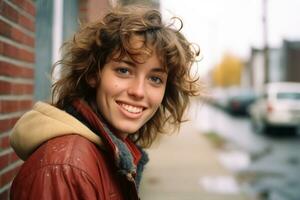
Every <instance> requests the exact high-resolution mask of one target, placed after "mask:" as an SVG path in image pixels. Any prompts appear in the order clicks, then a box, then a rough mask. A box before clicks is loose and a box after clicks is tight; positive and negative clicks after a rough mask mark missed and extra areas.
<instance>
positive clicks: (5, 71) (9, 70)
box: [0, 61, 34, 78]
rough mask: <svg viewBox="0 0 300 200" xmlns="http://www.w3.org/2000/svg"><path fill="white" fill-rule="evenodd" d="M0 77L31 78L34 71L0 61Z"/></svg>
mask: <svg viewBox="0 0 300 200" xmlns="http://www.w3.org/2000/svg"><path fill="white" fill-rule="evenodd" d="M0 75H4V76H10V77H22V78H33V77H34V71H33V69H32V68H26V67H20V66H17V65H14V64H11V63H7V62H4V61H0Z"/></svg>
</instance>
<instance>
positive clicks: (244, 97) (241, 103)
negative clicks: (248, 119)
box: [227, 89, 256, 115]
mask: <svg viewBox="0 0 300 200" xmlns="http://www.w3.org/2000/svg"><path fill="white" fill-rule="evenodd" d="M255 99H256V95H255V93H254V91H253V90H251V89H240V90H237V91H236V92H235V93H233V94H231V95H230V96H229V97H228V102H227V110H228V112H229V113H231V114H233V115H248V114H249V113H248V110H249V106H250V105H251V104H252V103H253V102H254V101H255Z"/></svg>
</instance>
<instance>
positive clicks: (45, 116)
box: [10, 102, 102, 160]
mask: <svg viewBox="0 0 300 200" xmlns="http://www.w3.org/2000/svg"><path fill="white" fill-rule="evenodd" d="M67 134H78V135H81V136H83V137H85V138H87V139H88V140H90V141H91V142H93V143H95V144H97V145H99V146H102V141H101V139H100V137H99V136H98V135H96V134H95V133H93V132H92V131H91V130H90V129H89V128H88V127H86V126H85V125H83V124H82V123H81V122H80V121H78V120H77V119H76V118H74V117H73V116H71V115H69V114H68V113H66V112H65V111H62V110H60V109H58V108H56V107H54V106H51V105H49V104H47V103H43V102H37V103H36V104H35V105H34V107H33V109H32V110H31V111H29V112H27V113H25V114H24V115H23V116H22V117H21V118H20V119H19V120H18V121H17V123H16V125H15V127H14V128H13V130H12V133H11V135H10V144H11V146H12V148H13V149H14V150H15V152H16V154H17V155H18V156H19V157H20V158H21V159H22V160H26V159H27V158H28V157H29V156H30V154H31V153H32V152H33V151H34V150H35V149H36V148H37V147H38V146H40V145H41V144H42V143H43V142H46V141H47V140H49V139H51V138H54V137H57V136H62V135H67Z"/></svg>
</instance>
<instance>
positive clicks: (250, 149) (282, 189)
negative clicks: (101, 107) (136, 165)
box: [142, 100, 300, 200]
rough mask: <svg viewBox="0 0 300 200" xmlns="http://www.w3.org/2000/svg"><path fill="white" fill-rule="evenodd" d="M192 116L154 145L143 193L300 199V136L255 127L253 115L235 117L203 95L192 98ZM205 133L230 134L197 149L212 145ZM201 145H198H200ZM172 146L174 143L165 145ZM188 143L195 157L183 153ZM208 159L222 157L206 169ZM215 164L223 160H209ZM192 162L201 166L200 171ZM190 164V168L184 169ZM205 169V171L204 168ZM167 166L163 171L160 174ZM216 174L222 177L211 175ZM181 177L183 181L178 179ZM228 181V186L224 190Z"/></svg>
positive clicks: (172, 199)
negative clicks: (218, 144)
mask: <svg viewBox="0 0 300 200" xmlns="http://www.w3.org/2000/svg"><path fill="white" fill-rule="evenodd" d="M188 116H189V119H190V121H189V122H187V123H186V124H185V125H184V126H183V128H182V129H181V131H180V133H179V134H178V135H177V134H175V135H172V136H167V138H165V137H164V138H163V139H161V141H160V142H159V144H158V145H156V146H155V147H154V148H152V149H150V151H149V153H150V164H149V167H148V168H147V169H146V172H145V177H144V178H145V181H144V184H142V195H144V196H142V199H145V200H146V199H149V200H150V199H151V200H154V199H170V200H177V199H178V200H179V199H181V200H185V199H187V200H188V199H250V198H254V197H255V198H258V197H259V198H260V199H266V200H299V198H300V181H299V177H300V154H299V152H300V137H299V136H295V135H288V136H280V137H279V136H278V135H277V136H273V135H267V134H258V133H255V132H254V131H253V129H252V127H251V122H250V120H249V118H247V117H233V116H231V115H229V114H227V113H226V112H224V111H222V110H219V109H218V108H215V107H212V106H210V105H208V104H205V103H202V102H200V101H198V100H195V101H194V102H193V104H192V106H191V107H190V109H189V112H188ZM186 132H193V133H196V135H193V136H188V133H186ZM206 133H215V134H217V135H218V136H220V137H221V138H223V139H224V140H225V145H224V146H223V147H222V148H219V149H218V148H215V149H214V150H212V149H211V150H210V152H206V153H203V152H197V150H198V151H203V149H205V148H206V149H207V145H209V144H207V138H206V137H204V138H203V136H204V135H205V134H206ZM189 134H190V133H189ZM283 134H285V133H283ZM178 137H180V139H179V140H178ZM175 142H176V143H175ZM171 143H173V144H171ZM170 144H171V145H170ZM172 145H173V146H172ZM196 145H199V148H196ZM205 145H206V147H205ZM170 146H171V148H173V149H171V150H170V149H169V150H166V149H164V148H167V147H168V148H170ZM189 148H193V150H192V152H193V153H194V154H195V155H197V156H196V157H195V156H194V157H193V156H190V155H189V156H187V155H184V152H185V151H187V149H189ZM166 152H167V153H166ZM170 152H171V153H170ZM192 159H197V160H192ZM170 160H171V161H170ZM207 160H211V162H218V163H220V165H221V166H220V168H219V170H215V171H214V170H207V171H205V167H203V165H205V164H207V163H208V161H207ZM155 162H159V163H163V162H167V163H166V164H165V165H163V167H164V169H161V168H160V167H161V166H162V164H157V163H155ZM197 162H198V164H196V163H197ZM207 165H209V164H207ZM210 165H211V166H215V165H218V164H216V163H215V164H214V165H213V164H212V163H210ZM187 166H194V167H198V171H197V169H191V168H187ZM222 167H223V168H224V169H223V168H222ZM174 168H176V170H174ZM180 168H183V169H180ZM185 169H186V172H183V171H184V170H185ZM220 169H222V170H221V171H222V173H220ZM200 170H202V171H201V172H202V173H200V172H199V171H200ZM203 170H204V171H203ZM162 172H163V173H164V175H163V176H164V177H160V174H162ZM216 175H217V176H219V178H218V179H216V178H215V179H212V177H216ZM220 177H223V178H220ZM224 177H225V178H224ZM231 177H234V179H231ZM168 179H169V180H168ZM196 180H198V181H196ZM162 181H165V184H166V183H173V184H169V185H168V187H166V186H165V185H164V184H162V183H161V182H162ZM181 181H183V182H184V183H179V182H181ZM191 182H192V183H191ZM185 185H186V187H184V186H185ZM211 185H212V187H210V186H211ZM218 185H219V186H220V187H218ZM172 187H175V188H173V189H172ZM191 187H192V188H191ZM224 187H226V188H227V189H226V190H224ZM222 188H223V189H222ZM195 191H196V192H195ZM201 191H202V192H201ZM203 191H205V192H203ZM149 194H150V195H151V196H150V197H149V196H148V195H149ZM233 194H234V195H233ZM243 194H244V195H243ZM201 195H203V196H201ZM205 195H206V196H205ZM246 196H247V197H246ZM167 197H168V198H167Z"/></svg>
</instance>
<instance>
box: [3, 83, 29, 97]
mask: <svg viewBox="0 0 300 200" xmlns="http://www.w3.org/2000/svg"><path fill="white" fill-rule="evenodd" d="M0 94H33V85H32V84H19V83H10V82H6V81H0Z"/></svg>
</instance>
